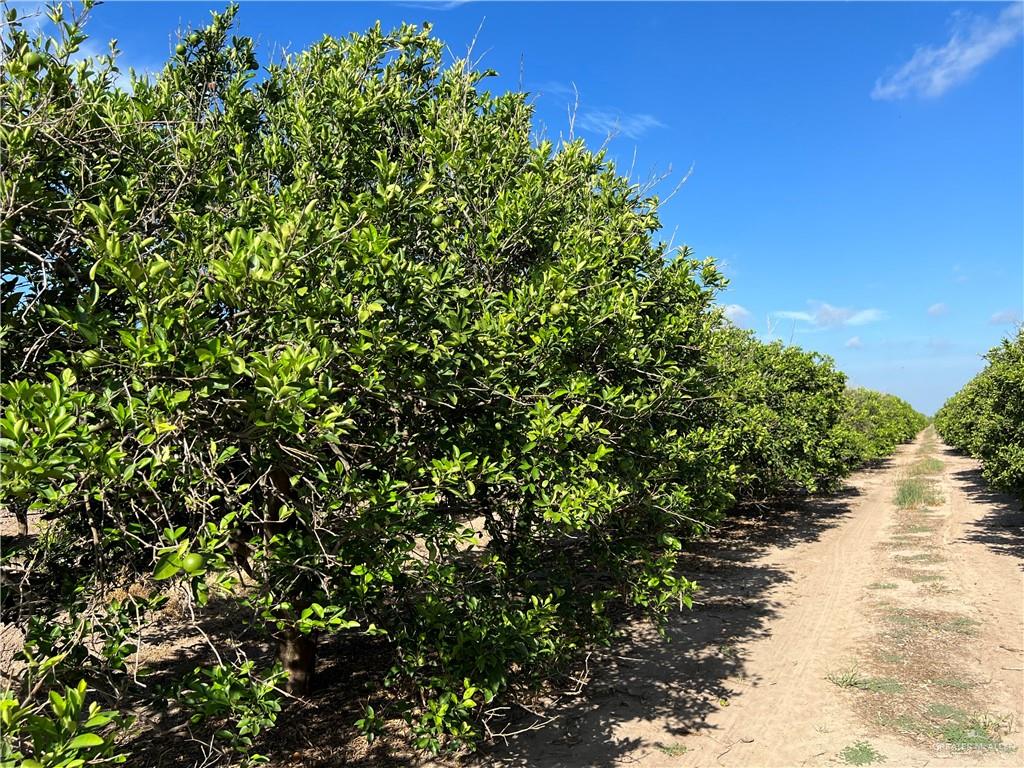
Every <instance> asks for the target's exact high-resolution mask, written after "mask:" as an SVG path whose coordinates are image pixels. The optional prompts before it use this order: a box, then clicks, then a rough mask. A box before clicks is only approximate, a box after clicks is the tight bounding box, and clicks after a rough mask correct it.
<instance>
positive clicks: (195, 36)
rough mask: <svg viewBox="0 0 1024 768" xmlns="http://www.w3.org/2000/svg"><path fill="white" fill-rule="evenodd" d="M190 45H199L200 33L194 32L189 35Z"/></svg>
mask: <svg viewBox="0 0 1024 768" xmlns="http://www.w3.org/2000/svg"><path fill="white" fill-rule="evenodd" d="M188 43H189V45H199V33H198V32H193V33H191V34H190V35H189V36H188Z"/></svg>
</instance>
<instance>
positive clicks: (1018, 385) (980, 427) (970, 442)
mask: <svg viewBox="0 0 1024 768" xmlns="http://www.w3.org/2000/svg"><path fill="white" fill-rule="evenodd" d="M985 357H986V360H987V361H988V363H987V365H986V366H985V368H984V369H983V370H982V371H981V373H979V374H978V375H977V376H975V377H974V378H973V379H971V380H970V381H969V382H967V384H966V385H965V386H964V387H963V389H961V390H960V391H959V392H957V393H956V394H955V395H953V396H952V397H951V398H950V399H949V400H947V401H946V403H945V404H944V405H943V406H942V408H940V409H939V412H938V413H937V414H936V415H935V428H936V429H937V430H938V432H939V434H940V435H941V436H942V439H943V440H945V441H946V442H947V443H949V444H950V445H952V446H954V447H956V448H960V449H962V450H964V451H966V452H968V453H969V454H970V455H971V456H974V457H976V458H978V459H981V462H982V466H983V470H984V474H985V478H986V479H987V480H988V481H989V482H991V483H993V484H994V485H995V486H997V487H999V488H1002V489H1004V490H1007V491H1010V492H1011V493H1015V494H1017V495H1018V496H1024V328H1021V329H1018V330H1017V333H1016V335H1014V336H1011V337H1010V338H1007V339H1003V341H1002V342H1001V343H1000V344H999V345H998V346H996V347H994V348H993V349H991V350H990V351H989V352H988V354H987V355H986V356H985Z"/></svg>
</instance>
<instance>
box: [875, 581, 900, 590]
mask: <svg viewBox="0 0 1024 768" xmlns="http://www.w3.org/2000/svg"><path fill="white" fill-rule="evenodd" d="M898 586H899V585H898V584H893V583H892V582H891V581H876V582H875V583H874V584H868V589H896V588H897V587H898Z"/></svg>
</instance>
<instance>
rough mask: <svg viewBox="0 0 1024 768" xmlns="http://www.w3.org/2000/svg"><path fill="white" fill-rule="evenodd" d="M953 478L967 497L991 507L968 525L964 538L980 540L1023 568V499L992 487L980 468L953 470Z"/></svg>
mask: <svg viewBox="0 0 1024 768" xmlns="http://www.w3.org/2000/svg"><path fill="white" fill-rule="evenodd" d="M953 479H954V480H955V481H956V482H957V484H959V486H960V489H961V490H962V491H963V492H964V493H965V494H966V496H967V498H968V499H970V500H971V501H972V502H974V503H976V504H984V505H985V506H986V507H988V508H989V511H988V512H987V513H986V514H985V516H984V517H982V518H980V519H978V520H974V521H972V522H971V523H970V524H969V528H968V532H967V535H966V536H965V539H966V540H967V541H976V542H980V543H981V544H984V545H985V546H986V547H988V548H989V549H991V550H992V551H993V552H996V553H997V554H1000V555H1009V556H1010V557H1015V558H1017V559H1018V560H1020V561H1021V564H1020V567H1021V569H1022V570H1024V510H1022V509H1021V502H1020V500H1018V499H1015V498H1014V497H1013V496H1010V495H1009V494H1006V493H1001V492H1000V491H996V490H993V489H992V487H991V486H990V485H989V484H988V483H987V482H986V481H985V479H984V477H983V476H982V474H981V469H980V468H979V467H973V468H971V469H964V470H960V471H959V472H954V473H953Z"/></svg>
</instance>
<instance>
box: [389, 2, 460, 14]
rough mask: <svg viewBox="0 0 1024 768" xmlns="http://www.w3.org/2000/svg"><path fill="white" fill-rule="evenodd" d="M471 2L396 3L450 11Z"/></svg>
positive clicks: (405, 6)
mask: <svg viewBox="0 0 1024 768" xmlns="http://www.w3.org/2000/svg"><path fill="white" fill-rule="evenodd" d="M471 2H472V0H423V1H422V2H419V3H396V5H398V6H400V7H404V8H429V9H430V10H432V11H450V10H453V9H454V8H458V7H459V6H462V5H467V4H469V3H471Z"/></svg>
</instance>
